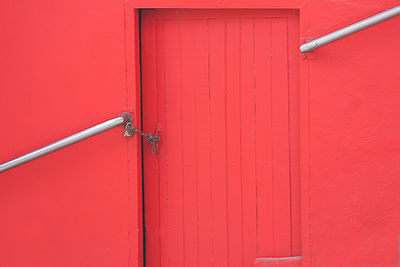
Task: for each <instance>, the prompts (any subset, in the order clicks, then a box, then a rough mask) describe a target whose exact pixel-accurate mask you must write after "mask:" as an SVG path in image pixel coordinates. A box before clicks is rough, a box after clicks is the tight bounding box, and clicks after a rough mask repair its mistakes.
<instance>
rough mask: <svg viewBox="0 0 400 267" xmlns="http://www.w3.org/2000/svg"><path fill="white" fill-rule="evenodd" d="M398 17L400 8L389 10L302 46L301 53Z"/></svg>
mask: <svg viewBox="0 0 400 267" xmlns="http://www.w3.org/2000/svg"><path fill="white" fill-rule="evenodd" d="M398 15H400V6H396V7H394V8H391V9H388V10H386V11H384V12H382V13H379V14H377V15H375V16H372V17H369V18H367V19H364V20H362V21H359V22H357V23H354V24H351V25H350V26H347V27H345V28H343V29H340V30H337V31H335V32H332V33H329V34H327V35H324V36H322V37H320V38H317V39H315V40H312V41H310V42H308V43H305V44H303V45H302V46H300V51H301V52H303V53H307V52H310V51H312V50H314V49H316V48H318V47H321V46H324V45H326V44H329V43H331V42H334V41H336V40H339V39H342V38H343V37H346V36H348V35H350V34H353V33H356V32H359V31H361V30H364V29H365V28H368V27H371V26H373V25H375V24H378V23H380V22H383V21H385V20H388V19H390V18H393V17H395V16H398Z"/></svg>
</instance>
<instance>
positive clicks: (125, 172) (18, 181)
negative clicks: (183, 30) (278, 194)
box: [0, 0, 400, 266]
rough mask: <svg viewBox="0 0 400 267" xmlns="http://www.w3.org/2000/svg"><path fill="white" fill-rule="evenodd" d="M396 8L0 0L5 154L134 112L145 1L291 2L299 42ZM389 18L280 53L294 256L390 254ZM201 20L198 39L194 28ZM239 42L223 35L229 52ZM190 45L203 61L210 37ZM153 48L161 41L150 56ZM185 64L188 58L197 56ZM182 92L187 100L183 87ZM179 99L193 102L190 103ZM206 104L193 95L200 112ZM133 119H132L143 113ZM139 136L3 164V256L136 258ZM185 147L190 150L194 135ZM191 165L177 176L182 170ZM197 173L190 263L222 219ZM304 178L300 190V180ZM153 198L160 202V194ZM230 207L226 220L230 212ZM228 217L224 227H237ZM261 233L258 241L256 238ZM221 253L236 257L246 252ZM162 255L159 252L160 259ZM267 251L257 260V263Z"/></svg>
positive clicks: (335, 261) (394, 159) (351, 261)
mask: <svg viewBox="0 0 400 267" xmlns="http://www.w3.org/2000/svg"><path fill="white" fill-rule="evenodd" d="M396 5H398V1H395V0H385V1H377V0H365V1H362V2H360V1H318V0H310V1H302V0H270V1H260V0H229V1H228V0H222V1H204V0H200V1H199V0H163V1H160V0H128V1H110V0H100V1H91V0H84V1H68V2H57V4H56V5H55V4H54V2H49V1H46V0H38V1H35V2H34V4H33V3H32V2H29V1H17V2H15V1H10V0H6V1H2V3H1V8H0V25H1V26H2V35H1V36H2V42H1V48H2V49H1V50H0V51H1V52H0V55H1V58H2V60H1V63H0V69H1V72H0V73H1V74H0V75H1V77H0V83H1V90H2V95H1V98H0V109H1V123H2V126H3V127H2V131H0V147H1V152H0V160H1V161H6V160H8V159H10V158H12V157H14V156H18V155H20V154H21V153H25V152H28V151H30V150H32V149H35V148H37V147H39V146H41V145H45V144H48V143H50V142H52V141H54V140H56V139H58V138H61V137H64V136H65V135H67V134H70V133H72V132H75V131H78V130H81V129H83V128H85V127H88V126H90V125H92V124H95V123H98V122H99V121H102V120H106V119H108V118H110V117H114V116H116V115H118V114H120V112H121V111H123V110H129V111H131V112H134V113H135V114H140V105H139V104H140V103H139V101H138V100H139V99H140V98H139V96H140V95H139V94H140V90H139V88H140V87H139V70H140V65H139V56H138V55H139V53H138V51H139V50H138V45H139V42H138V27H139V24H138V16H137V15H138V9H140V8H179V9H182V8H192V9H197V8H206V9H208V10H207V11H205V12H206V13H208V14H209V13H210V12H215V13H218V12H220V11H218V10H217V9H241V10H243V9H248V8H250V9H252V11H253V12H257V11H255V9H271V8H272V9H276V8H279V9H295V10H297V11H298V13H299V17H298V19H297V18H296V19H294V20H293V19H289V20H288V24H289V25H290V24H291V23H293V24H295V25H296V24H298V26H299V38H295V37H293V36H291V35H289V36H288V43H297V44H298V45H299V44H300V43H302V42H304V41H305V40H307V39H312V38H314V37H318V36H321V35H324V34H326V33H328V32H331V31H333V30H336V29H340V28H342V27H344V26H347V25H349V24H351V23H354V22H356V21H358V20H360V19H363V18H365V17H368V16H371V15H374V14H376V13H378V12H381V11H383V10H386V9H388V8H391V7H393V6H396ZM260 12H265V10H261V11H260ZM268 12H272V11H271V10H270V11H268ZM399 24H400V18H399V17H397V18H393V19H391V20H389V21H386V22H383V23H381V24H378V25H376V26H373V27H372V28H369V29H367V30H364V31H362V32H359V33H356V34H354V35H352V36H349V37H346V38H345V39H342V40H340V41H337V42H335V43H332V44H329V45H327V46H325V47H323V48H319V49H318V50H316V51H315V52H312V53H311V54H309V55H308V57H307V59H304V57H303V56H302V55H300V53H299V52H298V51H297V50H296V51H295V52H294V54H293V55H292V56H291V55H290V51H289V54H288V55H289V58H290V57H291V59H292V61H296V60H298V61H297V63H295V64H289V69H288V71H289V73H293V75H294V77H296V75H297V74H296V71H295V69H294V68H297V67H298V68H299V74H298V76H297V77H298V78H296V79H293V82H292V84H289V87H290V88H294V87H295V86H296V85H297V84H298V90H294V92H297V94H296V93H295V94H292V95H289V99H290V101H289V103H291V105H294V106H293V108H292V109H289V114H288V116H289V117H290V121H291V122H293V123H294V125H293V127H291V128H290V131H289V133H290V136H289V138H290V140H295V139H296V137H298V140H299V149H298V150H297V149H291V150H290V153H291V155H294V156H296V153H298V154H297V155H298V157H299V159H300V160H299V161H298V164H297V165H296V161H291V165H290V167H291V170H290V173H291V174H292V175H293V174H294V173H300V179H298V180H297V181H298V183H293V182H292V183H291V194H292V196H294V197H295V196H296V194H297V198H298V197H299V196H300V193H301V222H299V223H292V225H291V227H292V228H291V229H292V233H301V235H293V234H292V236H291V239H292V242H296V243H298V244H300V241H301V252H300V250H299V252H300V254H297V255H301V257H302V260H301V264H302V265H303V266H398V264H399V244H398V236H399V225H400V213H399V212H398V207H399V206H400V197H399V194H398V192H399V190H400V182H399V179H398V173H399V165H398V162H399V160H400V152H399V151H400V148H399V146H398V144H399V140H398V136H399V132H400V128H399V126H398V123H397V121H398V117H399V115H400V108H399V105H398V99H399V97H400V95H399V90H398V88H399V84H400V80H399V76H398V74H397V72H398V65H399V64H400V56H399V49H398V47H399V46H400V39H399V37H398V35H396V33H397V32H396V31H397V29H398V28H399V27H400V25H399ZM232 27H233V26H232ZM290 28H291V27H290V26H289V29H290ZM232 29H233V28H229V30H232ZM256 30H257V29H256ZM197 31H198V35H199V36H203V38H205V33H204V31H201V27H199V28H198V29H197ZM246 33H248V31H246V30H244V31H243V34H246ZM246 40H247V39H246ZM299 40H300V41H299ZM247 41H248V40H247ZM236 45H237V44H234V43H231V44H230V46H229V49H234V48H235V47H236ZM243 45H245V43H243ZM195 48H196V53H194V54H193V55H192V57H195V58H196V59H197V60H199V61H198V62H196V64H199V65H204V64H206V63H207V62H204V59H203V57H202V56H201V55H203V54H204V53H206V52H207V49H208V47H204V46H197V47H195ZM254 51H255V52H256V53H257V51H259V48H257V46H256V47H255V50H254ZM183 52H184V53H188V52H190V51H183ZM163 54H164V52H159V54H158V55H157V57H160V56H161V55H163ZM245 58H246V57H244V58H242V59H243V60H245ZM257 58H258V57H256V59H257ZM242 59H241V60H242ZM230 60H232V61H234V60H236V59H234V58H230ZM289 61H290V59H289ZM181 64H189V66H188V67H191V64H193V62H190V61H189V62H185V61H183V62H182V63H181ZM256 64H262V63H260V62H258V63H256ZM290 66H294V67H293V69H291V68H290ZM243 73H246V71H245V70H244V71H243ZM203 75H206V74H205V73H204V71H202V72H198V73H196V75H195V78H196V77H197V76H199V77H202V76H203ZM143 78H144V77H143ZM233 78H235V79H237V77H235V76H233ZM266 78H267V77H265V79H266ZM200 81H202V80H200ZM290 81H292V80H290ZM297 81H298V83H297ZM216 82H218V80H217V81H216ZM259 84H260V85H261V84H262V81H261V80H260V82H259ZM196 85H197V84H196ZM233 85H236V84H233ZM157 86H160V85H157ZM185 86H187V85H185ZM198 86H199V87H203V86H207V85H205V84H202V83H200V84H198ZM262 92H263V91H262V90H261V92H258V93H260V94H261V93H262ZM148 94H151V92H148ZM160 97H161V99H162V98H163V96H160ZM183 97H185V100H187V101H188V103H192V102H191V101H193V100H191V98H190V96H189V98H186V97H187V96H183ZM196 100H197V101H199V102H198V103H203V104H204V105H206V104H207V103H208V102H207V101H208V95H207V94H199V95H197V98H196ZM297 100H298V102H297ZM230 101H231V102H230V103H243V104H244V103H247V101H249V99H248V98H239V99H238V98H237V97H236V98H233V99H230ZM147 104H149V103H147ZM296 104H298V106H297V107H296ZM185 108H188V109H190V110H191V112H193V109H194V108H193V107H191V106H189V105H188V106H185ZM201 108H202V105H197V106H196V111H197V113H198V114H201V112H202V109H201ZM245 108H248V107H247V106H246V107H244V109H243V110H245ZM260 108H261V107H260ZM234 112H236V114H237V113H238V111H237V110H235V111H234ZM234 112H232V114H235V113H234ZM229 114H231V113H229ZM240 114H242V113H240ZM159 115H160V116H159V117H158V120H160V121H164V120H165V118H163V117H162V113H160V114H159ZM246 115H247V114H246ZM297 116H298V118H297ZM135 117H136V119H137V123H138V121H139V119H140V118H137V116H135ZM153 119H154V118H153ZM183 119H185V123H187V124H185V125H186V126H187V128H185V129H187V132H186V130H185V134H187V135H186V136H187V137H188V138H189V139H188V142H190V141H191V140H193V137H191V135H190V133H192V132H193V123H192V122H187V121H186V120H187V117H183ZM260 119H262V118H260ZM296 121H298V123H299V124H298V125H296ZM207 122H208V118H207V117H201V116H199V117H198V120H197V123H198V124H199V125H209V124H207ZM228 122H229V124H227V125H229V127H237V125H234V123H233V122H234V119H232V118H230V120H229V121H228ZM144 123H146V122H145V121H144ZM217 126H218V125H217ZM146 127H147V126H146ZM148 127H150V128H152V127H154V126H153V125H148ZM207 127H210V126H206V128H205V129H203V131H199V132H198V135H197V137H196V140H198V145H197V154H198V157H197V159H198V161H197V164H198V166H207V164H209V162H210V153H209V151H208V149H207V145H208V144H209V139H208V138H209V135H206V134H204V133H205V132H206V131H209V130H210V129H209V128H207ZM66 129H67V132H66ZM293 129H299V132H296V131H293ZM262 131H265V129H263V128H256V129H255V133H256V134H257V133H258V132H262ZM231 138H233V139H229V147H232V152H233V153H232V154H230V158H229V160H233V161H232V162H235V161H237V153H236V152H235V151H237V149H238V148H237V144H236V143H235V140H237V136H231ZM235 138H236V139H235ZM136 142H137V139H136V138H133V139H131V141H127V140H126V139H124V138H123V137H122V136H121V129H114V130H112V131H110V132H107V133H104V134H102V135H99V136H97V137H94V138H92V139H90V140H87V141H84V142H82V143H80V144H77V145H75V146H72V147H70V148H67V149H64V150H62V151H59V152H57V153H55V154H53V155H49V156H46V157H44V158H42V159H40V160H37V161H34V162H31V163H28V164H27V165H25V166H21V167H19V168H17V169H15V170H12V171H10V172H8V173H4V174H2V175H1V179H0V188H1V189H0V190H1V192H0V196H1V197H0V214H1V220H0V236H1V238H0V239H1V241H0V258H1V264H0V265H1V266H2V265H4V266H83V265H85V266H126V265H128V266H142V264H141V261H142V260H143V256H142V255H143V254H142V250H141V244H142V240H141V237H142V233H141V162H140V161H141V157H140V154H141V153H140V149H139V146H138V144H137V143H136ZM230 145H233V146H230ZM189 147H191V149H193V143H192V144H190V145H189ZM257 147H258V146H256V149H257ZM146 149H147V150H148V149H149V146H148V145H147V144H144V151H145V153H148V151H147V152H146ZM161 152H162V151H161ZM244 155H246V157H247V155H248V154H242V157H243V156H244ZM160 156H161V159H162V157H163V155H162V154H161V155H160ZM189 156H190V155H189ZM257 159H258V158H257ZM229 160H228V161H227V162H229ZM159 162H160V165H159V166H158V168H165V166H163V165H162V164H163V161H162V160H160V161H159ZM180 162H181V161H180ZM180 162H179V163H180ZM189 163H190V162H189ZM189 163H188V162H186V165H185V166H186V168H185V174H186V173H189V174H190V173H192V172H193V169H192V168H191V165H190V164H189ZM255 163H257V160H256V162H255ZM146 164H148V163H146V162H145V168H146ZM65 166H68V168H66V167H65ZM230 167H232V168H233V169H234V167H236V168H237V165H235V164H231V165H230ZM198 171H199V175H200V176H205V177H208V176H210V175H211V174H210V170H209V169H207V168H199V169H198ZM265 171H266V170H264V172H265ZM148 172H149V171H148ZM146 175H147V174H146V172H145V176H146ZM149 175H151V174H149ZM145 179H146V177H145ZM300 181H301V183H300ZM146 182H150V181H147V180H146ZM153 182H156V181H153ZM206 182H207V181H206V180H201V179H200V180H198V190H200V191H201V192H204V201H201V202H199V206H198V211H199V221H198V223H199V234H197V238H198V244H199V251H198V252H195V251H189V250H188V252H187V253H189V254H185V255H186V258H187V259H188V260H192V259H193V258H196V257H198V259H199V265H200V266H210V261H212V260H214V259H213V258H212V257H211V255H212V254H211V249H212V246H211V244H210V242H209V240H210V234H209V233H210V232H211V229H212V228H211V226H210V225H209V224H208V223H207V222H208V221H209V220H210V218H211V215H212V216H214V217H218V215H220V214H210V213H209V212H207V207H209V206H210V204H211V203H210V200H209V199H210V198H209V195H211V194H212V192H213V191H211V188H209V186H208V184H207V183H206ZM190 185H191V184H190V183H186V184H185V185H184V186H185V187H184V188H185V189H186V190H188V192H193V188H191V187H190ZM299 188H300V190H301V191H297V192H296V190H298V189H299ZM163 190H164V191H163ZM165 190H166V186H165V185H162V186H160V194H165V192H166V191H165ZM191 190H192V191H191ZM213 190H215V188H213ZM257 196H259V195H258V194H257ZM189 197H190V195H186V201H187V202H188V203H193V199H190V198H189ZM295 198H296V197H295ZM226 199H227V202H228V203H230V202H232V201H235V198H234V195H229V193H228V195H226ZM229 201H230V202H229ZM146 203H147V204H146V205H149V204H150V203H149V201H147V202H146ZM154 205H155V207H154V208H157V205H158V204H156V203H155V204H154ZM146 207H147V206H146ZM186 207H188V206H187V205H186ZM186 212H190V211H189V210H186ZM235 212H236V211H235ZM235 212H233V213H232V212H231V213H230V215H229V216H230V217H231V218H237V217H238V215H237V213H235ZM248 212H251V210H250V209H249V210H248ZM299 212H300V209H297V210H296V209H292V214H291V217H292V218H300V216H299ZM159 216H160V220H161V221H162V220H165V219H166V218H167V216H168V214H166V213H165V212H164V213H163V212H161V213H160V215H159ZM214 217H212V218H214ZM259 219H260V218H259ZM249 221H250V219H249ZM246 223H248V221H243V223H242V225H245V224H246ZM164 227H165V226H164ZM230 227H231V228H230V229H232V230H234V229H237V228H239V224H238V225H232V224H231V225H230ZM296 227H298V228H297V229H296ZM161 230H162V231H164V232H166V231H167V230H168V228H163V229H161ZM173 230H174V229H173ZM190 230H191V228H190V225H189V226H186V231H188V232H190ZM232 230H231V232H232ZM174 231H175V230H174ZM230 235H232V234H230ZM227 236H228V234H227ZM192 237H193V236H191V235H189V236H187V237H186V238H192ZM244 237H246V238H251V235H244ZM148 238H149V237H148ZM194 238H196V235H194ZM232 238H233V237H232ZM296 238H300V239H301V240H297V241H296ZM166 240H167V239H162V240H161V242H164V243H163V244H162V245H164V246H165V245H168V244H167V243H166ZM242 240H243V239H242ZM257 240H258V242H261V241H262V240H263V235H260V236H258V239H257ZM247 244H248V247H246V249H247V248H248V249H249V250H251V249H252V247H251V244H250V243H247ZM247 244H246V245H247ZM216 249H219V251H220V253H221V255H223V256H226V255H228V253H226V254H223V251H224V250H225V247H224V246H223V245H221V247H218V248H216ZM156 253H158V252H156ZM196 253H198V254H196ZM230 255H231V256H232V257H235V259H237V258H240V257H242V258H245V257H246V256H243V255H245V254H237V255H236V254H232V252H231V253H230ZM246 255H247V254H246ZM167 258H168V255H167V254H163V252H162V251H161V255H160V260H165V259H167ZM262 260H263V259H260V258H259V259H258V260H256V261H255V262H254V263H255V264H261V266H265V264H268V263H266V261H262ZM269 260H271V259H269ZM260 261H261V262H260ZM282 261H283V259H281V260H280V261H279V262H281V263H282ZM270 262H271V261H270Z"/></svg>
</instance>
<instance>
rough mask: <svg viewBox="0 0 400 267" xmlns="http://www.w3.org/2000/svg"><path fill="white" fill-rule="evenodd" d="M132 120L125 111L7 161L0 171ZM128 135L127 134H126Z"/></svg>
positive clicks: (0, 166)
mask: <svg viewBox="0 0 400 267" xmlns="http://www.w3.org/2000/svg"><path fill="white" fill-rule="evenodd" d="M131 122H132V117H131V115H130V114H129V113H126V112H125V113H123V114H121V115H120V116H119V117H117V118H114V119H111V120H108V121H105V122H103V123H100V124H97V125H96V126H93V127H90V128H88V129H86V130H83V131H81V132H79V133H76V134H73V135H71V136H68V137H66V138H63V139H61V140H59V141H57V142H55V143H52V144H50V145H47V146H45V147H42V148H39V149H37V150H35V151H32V152H30V153H28V154H25V155H23V156H21V157H18V158H16V159H13V160H10V161H7V162H5V163H3V164H1V165H0V173H2V172H5V171H7V170H9V169H12V168H15V167H17V166H19V165H21V164H24V163H27V162H29V161H31V160H34V159H37V158H40V157H42V156H45V155H47V154H50V153H52V152H55V151H57V150H59V149H61V148H64V147H67V146H70V145H72V144H75V143H77V142H79V141H82V140H85V139H87V138H89V137H92V136H94V135H96V134H99V133H102V132H105V131H107V130H110V129H112V128H115V127H117V126H120V125H126V124H128V123H131ZM125 135H127V134H125Z"/></svg>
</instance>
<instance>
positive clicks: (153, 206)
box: [135, 15, 160, 266]
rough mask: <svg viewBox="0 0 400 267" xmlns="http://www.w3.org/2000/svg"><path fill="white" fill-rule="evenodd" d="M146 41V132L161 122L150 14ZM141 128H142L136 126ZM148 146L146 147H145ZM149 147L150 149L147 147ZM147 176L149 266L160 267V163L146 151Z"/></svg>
mask: <svg viewBox="0 0 400 267" xmlns="http://www.w3.org/2000/svg"><path fill="white" fill-rule="evenodd" d="M142 32H143V34H142V42H143V43H145V44H146V45H145V46H143V47H142V50H141V53H142V68H144V69H146V70H148V71H146V72H143V75H142V86H143V87H145V88H146V90H143V92H142V98H143V106H145V107H146V110H149V111H150V110H151V112H147V113H146V115H145V117H144V119H143V121H142V122H143V129H144V130H145V131H153V128H154V124H155V123H156V122H157V120H158V118H157V112H156V111H157V108H158V106H157V97H156V91H157V90H156V81H157V79H156V77H157V68H156V66H157V64H156V49H157V47H156V20H155V19H154V17H153V16H150V15H147V16H145V17H144V18H143V20H142ZM135 126H136V127H138V128H140V125H135ZM144 145H145V146H146V144H144ZM146 148H147V147H146ZM143 156H144V158H143V173H144V177H145V180H144V187H145V188H146V190H145V192H144V198H145V205H146V207H147V209H146V211H145V212H144V214H145V222H146V225H145V231H146V249H147V251H148V252H149V253H148V254H147V262H148V264H149V265H152V266H155V265H160V251H159V249H160V246H159V238H160V233H159V212H158V211H159V192H158V166H157V165H158V164H157V163H158V161H157V159H156V157H154V156H152V155H151V152H150V150H148V149H144V153H143Z"/></svg>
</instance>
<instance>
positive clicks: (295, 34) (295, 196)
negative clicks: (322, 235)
mask: <svg viewBox="0 0 400 267" xmlns="http://www.w3.org/2000/svg"><path fill="white" fill-rule="evenodd" d="M298 40H299V28H298V11H297V10H288V62H289V67H288V68H289V69H288V70H289V77H288V78H289V112H290V113H289V116H290V119H289V121H290V125H289V127H290V130H289V133H290V137H289V140H290V186H291V187H290V190H291V191H290V196H291V203H290V207H291V219H292V221H291V226H292V229H291V232H292V256H299V255H301V249H300V248H301V240H300V236H301V229H300V227H301V222H300V216H301V214H300V149H299V147H300V143H299V142H300V138H299V135H300V132H299V130H300V125H299V122H300V116H299V113H300V107H299V99H300V95H299V92H300V90H299V56H298V46H297V42H298Z"/></svg>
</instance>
